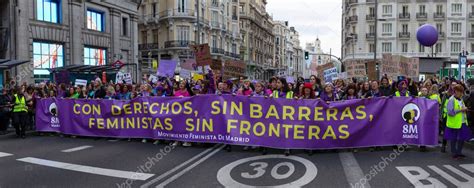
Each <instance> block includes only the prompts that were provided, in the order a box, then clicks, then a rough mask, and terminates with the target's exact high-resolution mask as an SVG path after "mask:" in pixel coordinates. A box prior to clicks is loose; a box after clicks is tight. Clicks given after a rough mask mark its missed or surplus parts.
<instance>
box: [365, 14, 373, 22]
mask: <svg viewBox="0 0 474 188" xmlns="http://www.w3.org/2000/svg"><path fill="white" fill-rule="evenodd" d="M365 20H367V21H375V15H373V14H368V15H366V16H365Z"/></svg>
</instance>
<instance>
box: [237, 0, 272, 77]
mask: <svg viewBox="0 0 474 188" xmlns="http://www.w3.org/2000/svg"><path fill="white" fill-rule="evenodd" d="M266 5H267V1H266V0H240V2H239V14H240V31H241V33H242V46H241V48H240V56H241V60H243V61H244V62H246V63H247V75H248V77H249V78H251V79H265V80H266V79H268V78H270V77H271V76H273V75H276V74H277V71H278V69H277V67H276V64H275V63H274V56H275V53H274V50H275V35H274V34H273V28H274V23H273V18H272V17H271V16H270V15H269V14H268V12H267V11H266V8H265V7H266Z"/></svg>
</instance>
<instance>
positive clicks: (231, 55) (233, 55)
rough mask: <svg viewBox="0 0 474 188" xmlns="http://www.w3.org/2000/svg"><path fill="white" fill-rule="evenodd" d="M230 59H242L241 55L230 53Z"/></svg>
mask: <svg viewBox="0 0 474 188" xmlns="http://www.w3.org/2000/svg"><path fill="white" fill-rule="evenodd" d="M230 57H233V58H236V59H240V55H239V54H236V53H230Z"/></svg>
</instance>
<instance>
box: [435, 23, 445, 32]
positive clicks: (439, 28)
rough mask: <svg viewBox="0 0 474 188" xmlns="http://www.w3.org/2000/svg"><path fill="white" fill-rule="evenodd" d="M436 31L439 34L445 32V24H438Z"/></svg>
mask: <svg viewBox="0 0 474 188" xmlns="http://www.w3.org/2000/svg"><path fill="white" fill-rule="evenodd" d="M436 30H437V31H438V33H439V32H443V24H441V23H437V24H436Z"/></svg>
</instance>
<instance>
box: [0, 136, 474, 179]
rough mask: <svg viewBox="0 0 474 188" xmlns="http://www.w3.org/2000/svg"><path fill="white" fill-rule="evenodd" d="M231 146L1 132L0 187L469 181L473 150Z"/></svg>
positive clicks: (472, 173) (473, 171) (473, 175)
mask: <svg viewBox="0 0 474 188" xmlns="http://www.w3.org/2000/svg"><path fill="white" fill-rule="evenodd" d="M282 153H283V151H281V150H270V151H269V153H268V154H267V155H261V153H260V152H259V151H243V150H242V147H233V150H232V152H227V151H225V150H223V146H222V145H210V146H207V147H205V146H193V147H189V148H184V147H181V146H177V147H174V146H171V145H169V144H165V143H161V144H158V145H153V144H151V143H141V142H140V141H131V142H129V141H127V140H118V141H117V140H107V139H99V140H95V139H93V138H63V137H59V136H29V137H28V138H27V139H17V138H14V136H12V135H11V134H10V135H5V136H0V188H10V187H14V188H18V187H28V188H30V187H48V188H49V187H81V188H83V187H206V188H207V187H255V186H275V187H276V186H280V187H362V185H364V187H372V188H376V187H421V186H423V185H433V186H436V187H474V151H473V150H472V149H468V148H466V149H465V152H464V153H465V154H466V155H467V158H466V159H463V160H453V159H451V158H450V155H449V154H445V153H440V152H439V150H438V149H437V148H430V149H428V152H419V151H418V149H417V148H414V147H408V148H406V147H403V146H400V147H399V148H397V150H392V148H384V149H382V150H378V151H375V152H370V151H368V149H361V150H360V151H359V152H357V153H352V152H346V151H319V152H315V153H314V154H313V155H311V156H309V155H308V154H306V153H305V152H304V151H293V155H291V156H289V157H286V156H284V155H282Z"/></svg>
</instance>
